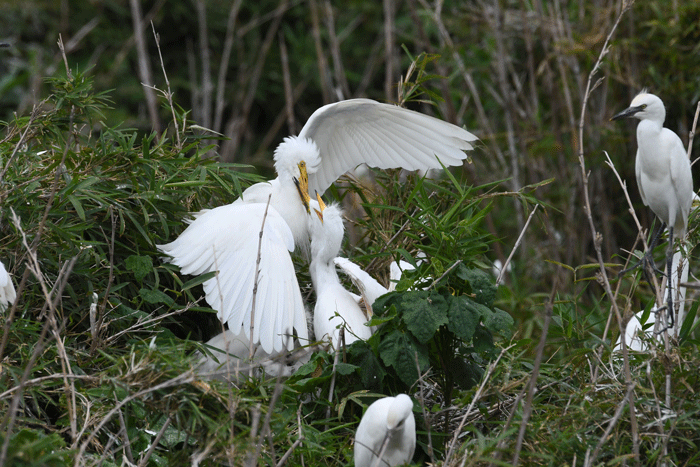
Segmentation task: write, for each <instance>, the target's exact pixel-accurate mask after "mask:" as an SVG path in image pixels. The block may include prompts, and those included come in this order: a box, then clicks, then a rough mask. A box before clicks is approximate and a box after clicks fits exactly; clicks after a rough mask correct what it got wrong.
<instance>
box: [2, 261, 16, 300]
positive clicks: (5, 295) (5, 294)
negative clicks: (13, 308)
mask: <svg viewBox="0 0 700 467" xmlns="http://www.w3.org/2000/svg"><path fill="white" fill-rule="evenodd" d="M16 298H17V292H15V285H14V284H13V283H12V277H10V273H9V272H7V269H5V265H4V264H3V263H2V261H0V311H5V309H6V308H7V307H8V306H9V305H12V304H13V303H14V302H15V299H16Z"/></svg>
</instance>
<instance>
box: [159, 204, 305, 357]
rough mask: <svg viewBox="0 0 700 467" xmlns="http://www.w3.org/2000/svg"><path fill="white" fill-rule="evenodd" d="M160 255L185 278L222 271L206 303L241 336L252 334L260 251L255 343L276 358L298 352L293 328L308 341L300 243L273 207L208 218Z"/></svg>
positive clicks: (228, 209)
mask: <svg viewBox="0 0 700 467" xmlns="http://www.w3.org/2000/svg"><path fill="white" fill-rule="evenodd" d="M266 208H267V216H265V210H266ZM263 218H264V219H265V226H264V230H263V236H262V239H260V235H259V234H260V230H261V228H262V224H263ZM260 242H261V243H260ZM158 249H159V250H160V251H162V252H163V253H166V254H168V255H169V256H171V257H172V259H171V262H172V263H173V264H175V265H177V266H180V268H181V271H182V273H183V274H194V275H198V274H204V273H206V272H211V271H218V274H217V275H216V276H215V277H213V278H211V279H209V280H207V281H205V282H204V284H203V286H204V292H205V294H206V300H207V302H208V303H209V305H210V306H211V307H212V308H213V309H215V310H216V311H217V313H218V316H219V318H220V319H221V320H222V322H226V323H228V327H229V329H230V330H231V331H232V332H234V333H236V334H237V333H239V332H241V331H242V330H246V332H249V330H250V323H251V313H252V309H253V296H254V294H253V286H254V282H255V270H256V265H257V258H258V251H260V265H259V274H258V287H257V291H256V293H255V316H254V330H253V342H255V343H256V344H257V343H260V345H261V346H262V348H263V350H265V352H268V353H271V352H273V351H281V350H282V349H283V348H284V347H286V348H288V349H290V350H291V349H292V348H293V339H291V338H287V337H286V336H287V335H291V334H292V328H294V329H296V334H297V336H298V337H299V338H300V339H307V338H308V331H307V325H306V315H305V312H304V304H303V301H302V298H301V292H300V290H299V284H298V283H297V278H296V274H295V271H294V264H293V263H292V258H291V256H290V254H289V252H290V251H293V250H294V239H293V237H292V233H291V231H290V230H289V227H288V226H287V224H286V223H285V221H284V219H282V217H281V216H280V214H279V213H278V212H277V211H276V210H275V209H274V208H273V207H272V206H267V205H266V204H265V203H233V204H228V205H225V206H219V207H217V208H215V209H211V210H208V211H205V212H202V213H200V214H199V215H196V218H195V220H194V221H193V222H192V223H191V224H190V225H189V226H188V227H187V228H186V229H185V231H184V232H182V234H181V235H180V236H179V237H178V238H177V239H176V240H175V241H174V242H172V243H169V244H167V245H158Z"/></svg>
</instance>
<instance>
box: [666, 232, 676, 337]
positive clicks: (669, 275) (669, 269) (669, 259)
mask: <svg viewBox="0 0 700 467" xmlns="http://www.w3.org/2000/svg"><path fill="white" fill-rule="evenodd" d="M666 282H667V284H666V288H667V290H668V317H669V320H668V321H669V325H668V327H669V328H672V327H673V315H674V314H675V311H676V310H675V309H674V308H673V287H672V286H673V226H669V228H668V249H667V250H666ZM664 330H665V329H664Z"/></svg>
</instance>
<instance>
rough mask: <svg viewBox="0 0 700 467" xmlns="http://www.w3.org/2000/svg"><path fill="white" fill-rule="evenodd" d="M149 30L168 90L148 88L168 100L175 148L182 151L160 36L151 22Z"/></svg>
mask: <svg viewBox="0 0 700 467" xmlns="http://www.w3.org/2000/svg"><path fill="white" fill-rule="evenodd" d="M151 30H152V31H153V38H154V39H155V41H156V48H157V49H158V57H159V58H160V68H161V70H162V71H163V78H165V87H166V88H167V89H168V90H167V91H161V90H160V89H158V88H157V87H155V85H154V86H150V87H152V88H153V90H155V91H158V92H159V93H161V94H162V95H163V96H164V97H165V98H166V99H167V100H168V105H169V106H170V112H171V113H172V116H173V125H175V141H176V142H177V148H178V149H182V141H181V140H180V128H179V126H178V123H177V116H176V114H175V105H174V104H173V92H172V91H171V90H170V81H169V80H168V73H167V72H166V71H165V64H164V63H163V54H162V53H161V51H160V36H159V35H158V33H156V27H155V26H154V25H153V21H151ZM141 84H143V86H145V87H149V85H148V84H146V83H141ZM182 131H183V132H184V131H185V124H184V122H183V127H182Z"/></svg>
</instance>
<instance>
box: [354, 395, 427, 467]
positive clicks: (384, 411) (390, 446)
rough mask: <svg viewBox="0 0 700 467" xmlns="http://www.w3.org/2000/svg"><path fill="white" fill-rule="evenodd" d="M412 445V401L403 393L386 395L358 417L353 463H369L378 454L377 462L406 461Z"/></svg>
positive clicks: (367, 465)
mask: <svg viewBox="0 0 700 467" xmlns="http://www.w3.org/2000/svg"><path fill="white" fill-rule="evenodd" d="M384 444H386V446H384ZM382 448H384V452H383V455H382ZM415 448H416V420H415V418H414V417H413V401H412V400H411V398H410V397H408V396H407V395H406V394H399V395H398V396H396V397H385V398H383V399H379V400H378V401H376V402H374V403H373V404H372V405H370V406H369V407H368V408H367V411H366V412H365V414H364V415H363V416H362V420H360V425H359V426H358V427H357V433H356V434H355V467H371V466H372V465H374V462H375V460H376V459H377V458H378V457H379V456H380V455H381V460H380V462H379V465H380V466H394V465H401V464H405V463H407V462H409V461H410V460H411V459H412V458H413V451H414V450H415Z"/></svg>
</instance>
